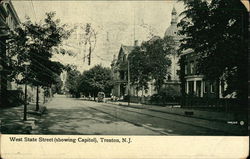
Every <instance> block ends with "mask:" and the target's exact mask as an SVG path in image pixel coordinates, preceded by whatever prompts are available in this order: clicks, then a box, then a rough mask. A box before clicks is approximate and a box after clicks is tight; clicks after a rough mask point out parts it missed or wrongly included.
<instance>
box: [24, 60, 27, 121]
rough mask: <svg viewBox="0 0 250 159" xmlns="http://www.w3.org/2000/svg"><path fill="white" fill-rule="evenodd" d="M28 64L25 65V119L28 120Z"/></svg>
mask: <svg viewBox="0 0 250 159" xmlns="http://www.w3.org/2000/svg"><path fill="white" fill-rule="evenodd" d="M27 72H28V71H27V65H25V76H26V78H25V86H24V108H23V120H24V121H26V120H27V74H28V73H27Z"/></svg>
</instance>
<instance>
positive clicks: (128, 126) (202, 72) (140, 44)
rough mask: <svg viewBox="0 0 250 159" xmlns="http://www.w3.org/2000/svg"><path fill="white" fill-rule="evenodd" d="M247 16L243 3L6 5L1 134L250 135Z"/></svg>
mask: <svg viewBox="0 0 250 159" xmlns="http://www.w3.org/2000/svg"><path fill="white" fill-rule="evenodd" d="M248 15H249V14H248V12H247V9H246V7H245V6H244V5H243V4H242V3H241V2H240V1H236V0H226V1H225V0H211V1H204V0H194V1H193V0H180V1H174V0H171V1H170V0H162V1H84V0H83V1H73V0H72V1H70V0H69V1H63V0H61V1H42V0H41V1H39V0H27V1H26V0H24V1H23V0H22V1H18V0H2V1H1V2H0V81H1V83H0V132H1V134H31V135H153V136H159V135H162V136H168V135H171V136H184V135H188V136H247V134H248V116H247V114H248V107H247V106H248V82H247V81H248V75H247V74H248V66H247V64H248V61H247V59H248V55H247V52H248V48H247V45H248V42H247V40H248V39H247V38H248V34H249V30H248V29H249V23H248V20H249V17H248ZM13 140H15V139H14V138H13ZM23 140H27V141H35V140H37V139H32V138H29V137H28V136H27V137H26V138H24V139H23ZM38 140H42V141H43V142H49V140H50V139H49V138H43V137H41V139H40V138H39V139H38ZM52 140H53V139H52ZM58 140H60V139H58ZM78 140H80V141H81V142H88V141H89V142H95V141H96V140H95V139H93V140H92V139H84V138H81V139H78ZM111 140H112V141H111ZM124 140H125V141H126V142H128V141H129V142H130V139H129V138H127V139H124ZM73 141H74V140H72V142H73ZM100 141H101V142H102V141H104V142H119V140H116V139H106V138H105V137H103V138H102V139H100Z"/></svg>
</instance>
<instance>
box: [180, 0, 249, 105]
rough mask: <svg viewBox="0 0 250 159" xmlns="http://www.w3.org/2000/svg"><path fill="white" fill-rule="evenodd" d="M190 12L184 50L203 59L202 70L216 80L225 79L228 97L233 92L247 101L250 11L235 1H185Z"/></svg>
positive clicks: (185, 25) (186, 18) (183, 23)
mask: <svg viewBox="0 0 250 159" xmlns="http://www.w3.org/2000/svg"><path fill="white" fill-rule="evenodd" d="M182 1H184V3H185V5H186V10H185V11H184V12H183V13H182V15H184V18H183V19H182V20H181V22H180V23H179V24H178V25H179V26H180V27H182V30H181V31H180V34H182V35H184V36H185V37H186V38H184V39H183V40H182V43H181V46H180V51H183V50H186V49H192V50H193V52H194V53H195V54H196V55H197V56H199V60H198V71H199V72H200V73H201V74H204V75H205V76H206V78H207V79H209V80H212V81H218V82H219V80H222V79H223V80H225V81H226V83H227V85H228V87H227V90H226V92H225V95H227V94H231V93H233V92H236V93H237V97H238V98H240V99H241V101H243V99H244V100H245V101H246V99H247V41H248V39H247V33H248V28H247V27H248V26H247V25H248V12H247V10H246V8H245V7H244V5H243V4H242V3H241V2H240V1H235V0H227V1H225V0H211V1H210V2H208V1H204V0H182Z"/></svg>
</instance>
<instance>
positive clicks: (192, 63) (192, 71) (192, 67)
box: [190, 62, 194, 74]
mask: <svg viewBox="0 0 250 159" xmlns="http://www.w3.org/2000/svg"><path fill="white" fill-rule="evenodd" d="M190 73H191V74H193V73H194V62H190Z"/></svg>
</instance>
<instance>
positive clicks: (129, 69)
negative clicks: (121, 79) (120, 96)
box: [128, 60, 130, 106]
mask: <svg viewBox="0 0 250 159" xmlns="http://www.w3.org/2000/svg"><path fill="white" fill-rule="evenodd" d="M129 105H130V68H129V60H128V106H129Z"/></svg>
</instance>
